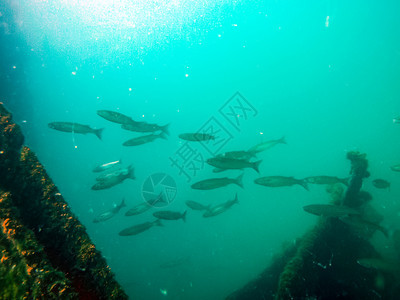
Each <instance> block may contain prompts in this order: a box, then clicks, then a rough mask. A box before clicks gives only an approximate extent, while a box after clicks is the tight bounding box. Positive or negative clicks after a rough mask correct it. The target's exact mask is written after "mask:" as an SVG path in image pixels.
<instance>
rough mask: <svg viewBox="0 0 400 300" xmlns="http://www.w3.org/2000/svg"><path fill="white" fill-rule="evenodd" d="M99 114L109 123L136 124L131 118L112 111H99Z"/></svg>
mask: <svg viewBox="0 0 400 300" xmlns="http://www.w3.org/2000/svg"><path fill="white" fill-rule="evenodd" d="M97 114H98V115H99V116H100V117H102V118H104V119H106V120H107V121H110V122H113V123H117V124H134V123H135V121H134V120H132V118H131V117H128V116H126V115H124V114H121V113H119V112H116V111H111V110H98V111H97Z"/></svg>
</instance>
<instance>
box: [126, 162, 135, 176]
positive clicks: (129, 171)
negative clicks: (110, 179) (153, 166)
mask: <svg viewBox="0 0 400 300" xmlns="http://www.w3.org/2000/svg"><path fill="white" fill-rule="evenodd" d="M133 171H134V168H133V167H132V165H130V166H129V167H128V176H127V178H130V179H136V177H135V174H134V172H133Z"/></svg>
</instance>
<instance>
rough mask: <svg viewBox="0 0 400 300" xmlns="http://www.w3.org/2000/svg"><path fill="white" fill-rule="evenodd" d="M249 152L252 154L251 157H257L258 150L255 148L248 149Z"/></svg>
mask: <svg viewBox="0 0 400 300" xmlns="http://www.w3.org/2000/svg"><path fill="white" fill-rule="evenodd" d="M246 152H247V153H249V154H250V156H251V157H253V158H256V157H257V151H254V150H247V151H246Z"/></svg>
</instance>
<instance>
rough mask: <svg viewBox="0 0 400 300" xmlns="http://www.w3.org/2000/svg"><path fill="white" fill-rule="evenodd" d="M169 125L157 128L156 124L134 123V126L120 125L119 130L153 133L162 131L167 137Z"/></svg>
mask: <svg viewBox="0 0 400 300" xmlns="http://www.w3.org/2000/svg"><path fill="white" fill-rule="evenodd" d="M168 127H169V124H167V125H164V126H159V125H157V124H151V123H146V122H135V123H134V124H122V125H121V128H122V129H125V130H129V131H134V132H155V131H162V132H164V133H165V134H168V135H169V129H168Z"/></svg>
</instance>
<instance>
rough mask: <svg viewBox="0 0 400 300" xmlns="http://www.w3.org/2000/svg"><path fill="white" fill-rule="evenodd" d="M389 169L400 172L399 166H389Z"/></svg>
mask: <svg viewBox="0 0 400 300" xmlns="http://www.w3.org/2000/svg"><path fill="white" fill-rule="evenodd" d="M390 169H391V170H392V171H394V172H400V164H399V165H394V166H391V167H390Z"/></svg>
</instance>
